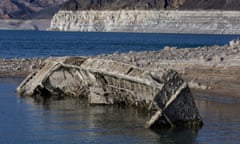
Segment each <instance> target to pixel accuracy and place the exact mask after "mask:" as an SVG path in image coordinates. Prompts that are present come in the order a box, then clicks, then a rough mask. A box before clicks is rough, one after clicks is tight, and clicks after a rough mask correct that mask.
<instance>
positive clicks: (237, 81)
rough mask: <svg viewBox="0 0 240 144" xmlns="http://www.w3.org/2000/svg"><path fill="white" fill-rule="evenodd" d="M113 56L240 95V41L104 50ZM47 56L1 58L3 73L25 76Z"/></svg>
mask: <svg viewBox="0 0 240 144" xmlns="http://www.w3.org/2000/svg"><path fill="white" fill-rule="evenodd" d="M94 57H97V58H100V59H111V60H114V61H120V62H123V63H127V64H132V65H135V66H138V67H141V68H146V69H149V70H154V71H157V70H158V69H159V70H160V69H162V68H165V69H174V70H176V71H178V72H179V73H180V75H181V76H182V77H183V78H184V80H185V81H187V82H188V84H189V86H190V88H192V90H193V92H194V93H196V94H199V93H205V95H208V94H209V95H211V96H216V97H219V96H221V97H231V98H240V95H239V90H240V73H239V71H240V45H239V43H238V41H235V42H231V43H230V44H229V45H225V46H208V47H198V48H181V49H178V48H176V47H165V48H164V49H162V50H159V51H142V52H134V51H130V52H129V53H118V52H115V53H113V54H109V55H106V54H103V55H97V56H94ZM44 59H45V58H31V59H27V58H21V59H0V77H25V76H27V75H28V74H29V73H30V72H32V71H34V70H36V68H38V67H39V66H40V65H41V64H42V62H43V61H44Z"/></svg>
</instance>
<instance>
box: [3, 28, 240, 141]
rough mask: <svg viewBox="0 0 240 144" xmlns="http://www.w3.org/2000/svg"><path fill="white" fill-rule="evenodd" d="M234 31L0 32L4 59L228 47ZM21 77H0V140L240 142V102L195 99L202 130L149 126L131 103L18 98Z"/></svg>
mask: <svg viewBox="0 0 240 144" xmlns="http://www.w3.org/2000/svg"><path fill="white" fill-rule="evenodd" d="M238 37H240V36H236V35H234V36H233V35H232V36H231V35H230V36H229V35H225V36H221V35H174V34H139V33H68V32H67V33H66V32H63V33H60V32H38V31H0V57H2V58H13V57H47V56H63V55H96V54H103V53H113V52H115V51H119V52H128V51H130V50H134V51H142V50H159V49H161V48H162V47H163V46H165V45H169V46H177V47H195V46H203V45H213V44H219V45H224V44H226V43H228V41H229V40H231V39H234V38H238ZM21 80H22V79H9V78H3V79H0V144H15V143H20V144H28V143H40V144H45V143H51V144H61V143H64V144H65V143H70V144H73V143H81V144H82V143H83V144H84V143H91V144H92V143H96V144H99V143H100V144H108V143H109V144H112V143H121V144H122V143H131V144H132V143H136V144H145V143H153V144H154V143H156V144H159V143H161V144H175V143H178V144H208V143H211V144H237V143H240V137H239V136H240V115H239V112H238V111H239V109H240V103H238V102H234V103H231V102H229V101H228V103H224V102H222V101H210V100H208V99H197V100H196V102H197V105H198V107H199V110H200V112H201V115H202V116H203V119H204V124H205V125H204V126H203V128H202V129H200V130H192V129H162V130H157V131H153V130H150V129H145V128H144V127H143V126H144V122H145V121H146V120H147V119H148V115H147V114H146V113H144V112H142V111H139V110H137V109H134V108H129V107H125V108H123V107H118V106H107V107H104V106H89V105H87V103H86V102H84V101H83V100H73V99H68V100H61V101H46V102H42V101H35V100H34V99H31V98H19V97H17V95H16V94H15V92H14V91H15V89H16V87H17V86H18V84H19V83H20V81H21Z"/></svg>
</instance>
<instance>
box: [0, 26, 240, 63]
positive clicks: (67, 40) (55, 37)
mask: <svg viewBox="0 0 240 144" xmlns="http://www.w3.org/2000/svg"><path fill="white" fill-rule="evenodd" d="M236 38H240V35H192V34H180V35H179V34H147V33H145V34H143V33H80V32H48V31H0V58H15V57H17V58H19V57H47V56H65V55H84V56H86V55H96V54H103V53H113V52H116V51H118V52H129V51H130V50H133V51H143V50H159V49H161V48H163V47H164V46H177V47H197V46H205V45H215V44H218V45H224V44H227V43H228V42H229V41H230V40H232V39H236Z"/></svg>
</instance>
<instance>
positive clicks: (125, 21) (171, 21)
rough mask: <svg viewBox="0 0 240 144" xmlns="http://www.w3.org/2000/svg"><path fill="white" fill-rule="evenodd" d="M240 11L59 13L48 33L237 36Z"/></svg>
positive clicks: (86, 11) (239, 26) (84, 11)
mask: <svg viewBox="0 0 240 144" xmlns="http://www.w3.org/2000/svg"><path fill="white" fill-rule="evenodd" d="M239 14H240V11H219V10H214V11H209V10H208V11H204V10H200V11H190V10H189V11H186V10H78V11H71V10H60V11H58V12H57V13H56V14H55V15H54V16H53V18H52V21H51V25H50V28H49V30H54V31H82V32H148V33H178V34H183V33H191V34H196V33H197V34H240V31H239V29H240V25H239V23H240V21H239Z"/></svg>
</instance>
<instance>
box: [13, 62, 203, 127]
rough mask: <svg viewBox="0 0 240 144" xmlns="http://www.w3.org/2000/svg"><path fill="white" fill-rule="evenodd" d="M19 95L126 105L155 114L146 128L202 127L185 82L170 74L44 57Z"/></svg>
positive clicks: (168, 72) (131, 66)
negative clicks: (72, 98) (78, 98)
mask: <svg viewBox="0 0 240 144" xmlns="http://www.w3.org/2000/svg"><path fill="white" fill-rule="evenodd" d="M17 92H18V93H19V94H20V95H22V96H34V97H38V96H40V97H45V98H46V97H57V98H59V97H80V98H81V97H86V98H87V99H88V101H89V103H90V104H126V105H133V106H137V107H142V108H145V109H147V110H148V111H149V112H151V113H153V112H154V114H153V115H152V116H151V119H150V120H149V121H148V122H147V123H146V127H162V126H170V127H175V126H190V127H192V126H194V127H195V126H201V125H202V120H201V117H200V115H199V112H198V110H197V107H196V105H195V102H194V99H193V96H192V94H191V92H190V89H189V88H188V86H187V84H186V83H185V82H184V81H183V80H182V78H181V77H179V75H178V74H177V72H175V71H173V70H163V69H162V70H159V71H148V70H146V69H141V68H138V67H135V66H133V65H128V64H124V63H119V62H114V61H110V60H102V59H96V58H89V59H85V58H78V57H64V58H57V59H48V60H47V61H46V62H45V63H44V64H43V65H42V66H41V67H40V68H39V70H37V71H35V72H33V73H31V74H30V75H29V76H28V77H27V78H26V79H25V80H24V81H23V82H22V83H21V84H20V86H19V87H18V88H17Z"/></svg>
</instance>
